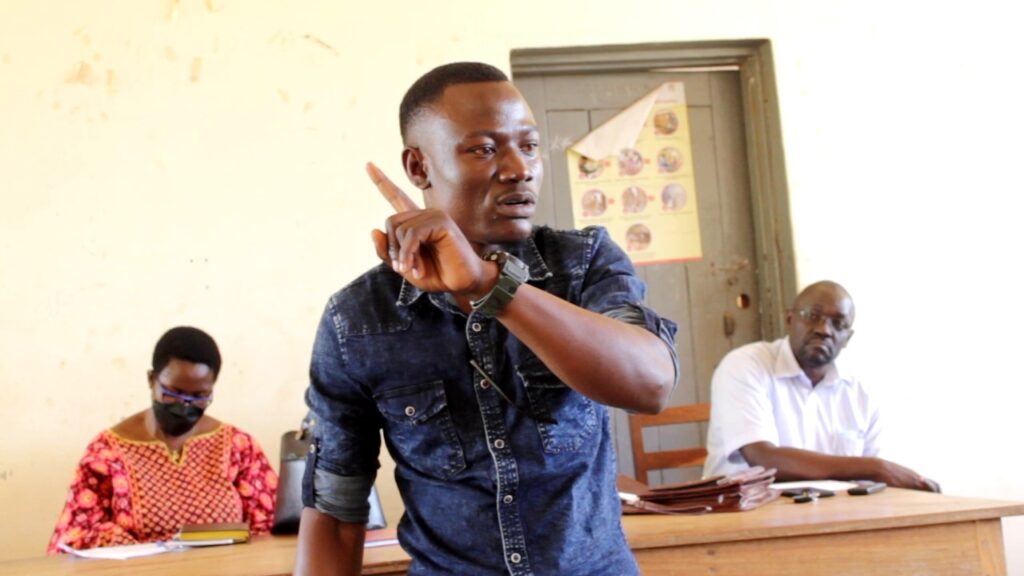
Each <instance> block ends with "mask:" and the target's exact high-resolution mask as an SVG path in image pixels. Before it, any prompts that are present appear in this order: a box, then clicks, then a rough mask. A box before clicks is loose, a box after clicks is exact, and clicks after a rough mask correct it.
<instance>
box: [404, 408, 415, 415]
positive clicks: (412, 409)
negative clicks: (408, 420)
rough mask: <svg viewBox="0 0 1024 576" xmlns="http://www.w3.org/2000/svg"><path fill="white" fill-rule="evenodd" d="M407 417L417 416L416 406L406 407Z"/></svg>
mask: <svg viewBox="0 0 1024 576" xmlns="http://www.w3.org/2000/svg"><path fill="white" fill-rule="evenodd" d="M405 415H406V416H415V415H416V407H415V406H406V407H405Z"/></svg>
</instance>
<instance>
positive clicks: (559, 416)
mask: <svg viewBox="0 0 1024 576" xmlns="http://www.w3.org/2000/svg"><path fill="white" fill-rule="evenodd" d="M516 371H517V373H518V374H519V377H520V378H521V379H522V380H523V385H524V386H525V388H526V395H527V397H528V398H529V401H530V409H531V410H532V411H533V412H534V413H535V414H537V415H539V416H548V417H550V418H551V419H553V420H554V421H555V423H549V422H541V421H539V420H538V421H537V431H538V432H539V433H540V439H541V443H542V444H543V446H544V452H545V453H547V454H560V453H565V452H577V451H579V450H580V448H582V447H583V446H584V443H585V442H586V441H587V440H588V439H589V438H590V437H591V436H593V435H594V431H595V430H596V429H597V426H598V417H597V408H596V407H595V405H594V401H593V400H591V399H590V398H587V397H586V396H584V395H582V394H580V393H578V392H576V391H575V390H573V389H572V388H570V387H568V386H566V385H565V383H563V382H562V381H561V380H559V379H558V377H557V376H555V375H554V374H552V373H551V371H550V370H548V368H547V366H545V365H544V363H543V362H541V361H540V360H539V359H537V358H535V357H527V358H524V361H523V363H522V364H520V365H519V367H518V368H517V370H516Z"/></svg>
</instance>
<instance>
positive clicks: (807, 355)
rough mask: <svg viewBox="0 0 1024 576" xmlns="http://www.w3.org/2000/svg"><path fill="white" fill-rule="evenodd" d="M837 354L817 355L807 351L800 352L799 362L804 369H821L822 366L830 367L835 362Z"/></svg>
mask: <svg viewBox="0 0 1024 576" xmlns="http://www.w3.org/2000/svg"><path fill="white" fill-rule="evenodd" d="M835 358H836V357H835V354H828V353H825V354H815V353H813V352H808V351H806V350H800V355H799V360H800V365H801V366H803V367H804V368H821V367H822V366H828V365H829V364H831V363H832V361H833V360H835Z"/></svg>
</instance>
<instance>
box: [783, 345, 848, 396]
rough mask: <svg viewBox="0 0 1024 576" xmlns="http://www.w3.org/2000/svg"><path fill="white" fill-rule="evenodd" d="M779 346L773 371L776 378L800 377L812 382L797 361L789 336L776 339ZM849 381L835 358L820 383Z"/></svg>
mask: <svg viewBox="0 0 1024 576" xmlns="http://www.w3.org/2000/svg"><path fill="white" fill-rule="evenodd" d="M775 343H776V345H777V346H778V350H777V353H776V354H775V366H774V368H773V372H774V373H775V377H776V378H799V379H801V380H803V381H806V382H807V383H808V384H809V383H810V378H808V377H807V375H806V374H804V371H803V368H801V367H800V363H799V362H797V361H796V356H795V355H794V354H793V347H792V346H790V345H789V338H787V337H785V336H784V337H782V338H780V339H778V340H776V341H775ZM843 382H848V380H847V379H845V378H843V377H842V375H841V373H840V371H839V361H838V359H837V360H833V361H832V365H831V366H829V368H828V372H826V373H825V377H824V378H822V379H821V382H818V385H819V386H821V385H826V386H827V385H829V384H832V383H836V384H841V383H843Z"/></svg>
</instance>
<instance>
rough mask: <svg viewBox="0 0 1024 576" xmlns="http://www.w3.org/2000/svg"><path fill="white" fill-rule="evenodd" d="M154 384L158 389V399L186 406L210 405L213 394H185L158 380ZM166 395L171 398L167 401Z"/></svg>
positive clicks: (166, 402)
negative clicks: (169, 387)
mask: <svg viewBox="0 0 1024 576" xmlns="http://www.w3.org/2000/svg"><path fill="white" fill-rule="evenodd" d="M156 385H157V387H158V388H159V389H160V398H161V400H160V401H161V402H163V403H164V404H174V403H175V402H178V403H180V404H184V405H186V406H195V407H196V408H206V407H207V406H209V405H210V403H211V402H213V394H208V395H206V396H192V395H191V394H185V393H183V392H175V391H174V390H170V389H168V388H167V387H166V386H164V385H163V384H161V383H159V382H157V384H156ZM168 397H170V398H173V400H171V401H170V402H168V401H167V398H168Z"/></svg>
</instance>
